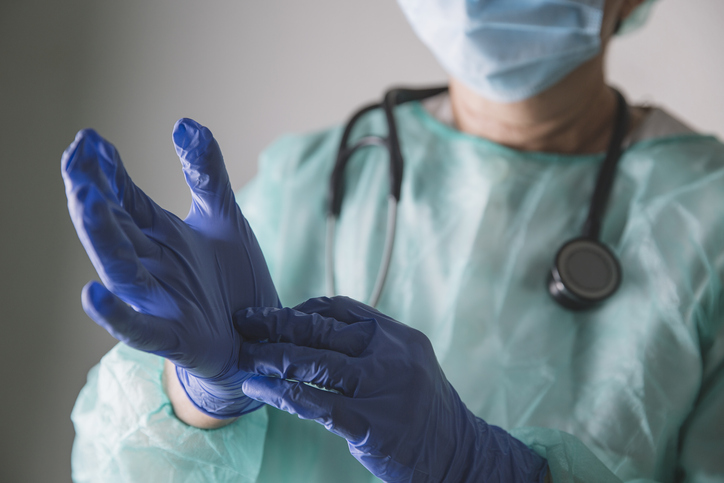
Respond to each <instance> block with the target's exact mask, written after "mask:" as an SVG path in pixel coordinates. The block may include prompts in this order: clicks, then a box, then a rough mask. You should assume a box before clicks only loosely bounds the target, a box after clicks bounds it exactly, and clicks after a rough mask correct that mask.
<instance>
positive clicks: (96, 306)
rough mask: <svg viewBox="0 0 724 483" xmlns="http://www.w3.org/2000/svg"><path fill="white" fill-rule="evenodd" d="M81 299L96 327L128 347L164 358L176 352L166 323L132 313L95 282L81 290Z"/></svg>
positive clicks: (175, 343)
mask: <svg viewBox="0 0 724 483" xmlns="http://www.w3.org/2000/svg"><path fill="white" fill-rule="evenodd" d="M81 300H82V303H83V309H84V310H85V312H86V314H88V316H89V317H90V318H91V319H93V321H95V323H96V324H98V325H100V326H101V327H103V328H104V329H106V331H108V333H109V334H111V335H112V336H113V337H114V338H116V339H117V340H119V341H121V342H123V343H125V344H127V345H128V346H130V347H133V348H134V349H138V350H142V351H144V352H151V353H153V354H158V355H161V356H164V357H165V356H166V355H167V354H169V353H173V352H178V348H179V340H178V336H177V335H176V334H175V333H174V331H173V330H171V324H170V323H169V321H168V320H166V319H162V318H160V317H155V316H153V315H148V314H142V313H139V312H137V311H135V310H133V309H132V308H131V307H129V306H128V305H126V304H125V303H124V302H123V301H122V300H121V299H119V298H118V297H117V296H115V295H114V294H113V293H111V292H110V291H109V290H108V289H106V288H105V287H104V286H103V285H101V284H99V283H98V282H89V283H88V284H87V285H86V286H85V287H83V293H82V295H81Z"/></svg>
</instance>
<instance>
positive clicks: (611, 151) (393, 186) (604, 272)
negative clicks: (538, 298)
mask: <svg viewBox="0 0 724 483" xmlns="http://www.w3.org/2000/svg"><path fill="white" fill-rule="evenodd" d="M445 91H447V86H445V87H435V88H429V89H402V88H396V89H391V90H389V91H387V93H386V94H385V97H384V99H383V100H382V102H381V103H375V104H369V105H367V106H364V107H363V108H361V109H360V110H359V111H357V112H356V113H355V114H354V115H353V116H352V117H351V118H350V120H349V121H348V122H347V125H346V126H345V128H344V131H343V133H342V139H341V140H340V144H339V150H338V152H337V159H336V163H335V166H334V170H333V171H332V176H331V178H330V188H329V189H330V194H329V211H328V214H327V240H326V281H327V293H328V294H329V295H330V296H331V295H334V294H336V292H337V290H336V282H335V274H334V272H335V264H334V249H335V233H336V226H337V220H338V219H339V216H340V214H341V211H342V199H343V197H344V170H345V168H346V166H347V162H348V161H349V159H350V157H351V156H352V155H353V154H354V153H355V152H356V151H357V150H358V149H361V148H366V147H370V146H380V147H383V148H386V149H387V151H388V153H389V156H390V193H389V197H388V205H387V222H386V233H385V240H384V243H383V249H382V259H381V262H380V268H379V270H378V272H377V278H376V280H375V283H374V286H373V288H372V293H371V294H370V298H369V300H368V302H367V303H368V305H371V306H373V307H375V306H376V305H377V303H378V302H379V299H380V295H381V294H382V289H383V288H384V285H385V280H386V279H387V273H388V271H389V268H390V260H391V258H392V249H393V248H394V244H395V233H396V224H397V206H398V204H399V202H400V192H401V188H402V172H403V165H404V164H403V159H402V152H401V150H400V141H399V138H398V136H397V125H396V123H395V115H394V108H395V106H398V105H400V104H404V103H406V102H410V101H420V100H423V99H426V98H428V97H432V96H435V95H438V94H441V93H443V92H445ZM614 92H615V93H616V97H617V99H618V107H617V113H616V116H615V120H614V126H613V134H612V135H611V139H610V141H609V145H608V150H607V151H606V157H605V159H604V161H603V163H602V165H601V168H600V170H599V172H598V177H597V179H596V186H595V188H594V191H593V196H592V197H591V205H590V207H589V210H588V217H587V218H586V222H585V224H584V225H583V230H582V231H581V235H580V236H578V237H576V238H574V239H572V240H569V241H568V242H566V243H565V244H564V245H563V246H562V247H561V248H560V250H558V253H557V254H556V256H555V258H554V260H553V266H552V268H551V271H550V273H549V276H548V292H549V293H550V294H551V296H552V297H553V298H554V299H555V300H556V301H557V302H558V303H559V304H561V305H562V306H564V307H566V308H568V309H571V310H584V309H589V308H592V307H595V306H596V305H598V304H600V303H601V302H603V301H604V300H605V299H607V298H608V297H610V296H611V295H613V293H614V292H615V291H616V289H618V286H619V285H620V283H621V265H620V263H619V261H618V259H617V258H616V255H615V254H614V253H613V252H612V251H611V250H610V249H609V248H608V247H607V246H606V245H604V244H603V243H602V242H601V241H600V239H599V236H600V232H601V223H602V220H603V216H604V214H605V211H606V204H607V203H608V198H609V195H610V193H611V187H612V186H613V181H614V176H615V172H616V166H617V164H618V161H619V159H620V158H621V154H622V153H623V142H624V139H625V137H626V133H627V132H628V125H629V110H628V105H627V104H626V99H625V98H624V97H623V95H621V93H620V92H618V91H614ZM380 107H381V108H382V110H383V112H384V114H385V119H386V121H387V129H388V131H387V136H377V135H369V136H365V137H363V138H361V139H359V140H357V141H356V142H354V144H352V145H351V146H350V135H351V133H352V130H353V128H354V126H355V124H356V123H357V121H358V120H359V119H360V118H361V117H362V116H364V115H365V114H367V113H368V112H369V111H372V110H374V109H377V108H380Z"/></svg>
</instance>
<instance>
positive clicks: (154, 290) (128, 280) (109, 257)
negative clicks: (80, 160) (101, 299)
mask: <svg viewBox="0 0 724 483" xmlns="http://www.w3.org/2000/svg"><path fill="white" fill-rule="evenodd" d="M109 205H110V203H109V201H108V200H107V199H106V198H105V197H103V196H102V195H101V193H100V192H99V191H98V190H97V189H96V187H95V186H94V185H88V186H85V187H84V188H82V189H79V190H77V191H76V192H75V196H74V197H72V198H70V199H69V209H70V212H71V219H72V220H73V224H74V225H75V228H76V231H77V232H78V237H79V238H80V241H81V243H82V244H83V247H84V248H85V250H86V252H87V253H88V256H89V258H90V259H91V262H92V263H93V266H94V267H95V269H96V271H97V272H98V275H99V276H100V277H101V280H102V281H103V283H104V284H105V285H106V286H107V287H109V288H110V289H111V290H112V291H113V292H114V293H115V294H116V295H118V296H119V297H121V298H122V299H123V300H125V301H126V302H127V303H130V304H133V305H134V306H137V307H140V308H142V309H143V308H145V307H147V306H148V305H149V303H151V302H152V301H153V300H154V299H156V298H158V295H159V293H160V292H161V291H160V287H159V285H158V282H157V281H156V280H155V279H154V278H153V276H151V274H150V273H149V272H148V270H147V269H146V268H145V267H144V266H143V264H142V263H141V261H140V259H139V256H138V254H137V252H136V249H135V247H134V245H133V243H131V241H130V239H129V238H128V237H127V236H126V234H125V233H124V231H123V230H122V229H121V226H120V224H119V223H118V221H117V220H116V218H115V216H114V215H113V213H112V211H111V208H110V206H109ZM141 236H143V235H141ZM136 241H137V242H138V240H136ZM147 243H150V242H147Z"/></svg>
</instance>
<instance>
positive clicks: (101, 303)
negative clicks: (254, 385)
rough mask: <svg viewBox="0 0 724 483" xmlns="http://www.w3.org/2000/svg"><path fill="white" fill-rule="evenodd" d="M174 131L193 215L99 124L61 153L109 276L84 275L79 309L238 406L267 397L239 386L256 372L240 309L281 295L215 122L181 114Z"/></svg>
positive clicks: (194, 392)
mask: <svg viewBox="0 0 724 483" xmlns="http://www.w3.org/2000/svg"><path fill="white" fill-rule="evenodd" d="M173 142H174V144H175V145H176V152H177V153H178V156H179V158H180V159H181V164H182V166H183V171H184V175H185V176H186V182H187V183H188V185H189V187H190V188H191V194H192V198H193V201H192V204H191V210H190V211H189V214H188V216H187V217H186V219H185V220H181V219H179V218H178V217H176V216H175V215H173V214H171V213H169V212H167V211H165V210H163V209H161V208H160V207H159V206H158V205H156V204H155V203H154V202H153V200H151V199H150V198H149V197H148V196H146V195H145V194H144V193H143V192H142V191H141V189H139V188H138V187H137V186H136V185H135V184H134V183H133V181H131V179H130V177H129V176H128V174H127V173H126V170H125V169H124V167H123V164H122V163H121V159H120V157H119V156H118V152H117V151H116V149H115V147H113V145H111V144H110V143H108V142H107V141H105V140H104V139H102V138H101V137H100V136H99V135H98V134H97V133H96V132H95V131H93V130H84V131H81V132H79V133H78V135H77V136H76V138H75V141H73V143H72V144H71V145H70V147H68V149H67V150H66V151H65V152H64V153H63V157H62V174H63V180H64V182H65V187H66V195H67V197H68V210H69V211H70V216H71V219H72V220H73V224H74V225H75V229H76V231H77V232H78V236H79V238H80V240H81V242H82V243H83V246H84V248H85V250H86V252H87V253H88V256H89V257H90V259H91V261H92V262H93V265H94V266H95V268H96V270H97V272H98V275H99V276H100V278H101V280H102V281H103V284H104V285H105V287H104V286H103V285H101V284H99V283H97V282H90V283H89V284H88V285H86V286H85V288H84V289H83V295H82V301H83V308H84V309H85V311H86V313H87V314H88V315H89V316H90V317H91V318H92V319H93V320H94V321H95V322H96V323H98V324H99V325H100V326H102V327H103V328H105V329H106V330H107V331H108V332H109V333H110V334H111V335H112V336H113V337H115V338H116V339H118V340H120V341H121V342H124V343H126V344H128V345H129V346H131V347H133V348H135V349H139V350H142V351H146V352H151V353H153V354H158V355H160V356H163V357H165V358H167V359H169V360H170V361H171V362H173V363H174V364H175V365H176V367H177V375H178V378H179V380H180V382H181V385H182V386H183V388H184V389H185V390H186V393H187V394H188V396H189V398H190V399H191V401H192V402H193V403H194V404H195V405H196V406H197V407H198V408H199V409H200V410H201V411H202V412H204V413H206V414H208V415H210V416H214V417H219V418H224V417H233V416H238V415H241V414H244V413H246V412H250V411H253V410H254V409H257V408H258V407H260V406H261V403H259V402H257V401H254V400H253V399H250V398H248V397H246V396H245V395H244V393H243V392H242V389H241V385H242V382H243V381H244V379H246V378H247V377H249V375H248V374H247V373H246V372H244V371H242V370H240V369H239V367H238V366H237V361H238V358H239V349H240V347H241V342H242V341H241V337H240V336H239V334H238V332H236V331H235V330H234V326H233V320H232V314H233V313H234V312H236V311H238V310H240V309H243V308H245V307H250V306H276V307H279V306H280V304H279V299H278V297H277V293H276V290H275V288H274V284H273V283H272V280H271V276H270V274H269V270H268V268H267V266H266V262H265V260H264V257H263V255H262V252H261V249H260V248H259V245H258V244H257V241H256V238H255V237H254V233H253V232H252V230H251V228H250V227H249V225H248V223H247V221H246V219H245V218H244V217H243V215H242V214H241V211H240V210H239V208H238V206H237V204H236V201H235V199H234V194H233V192H232V189H231V185H230V183H229V178H228V175H227V173H226V168H225V167H224V161H223V158H222V156H221V150H220V149H219V145H218V143H217V142H216V140H215V139H214V137H213V135H212V134H211V131H209V130H208V129H207V128H205V127H203V126H201V125H199V124H197V123H196V122H194V121H192V120H189V119H181V120H180V121H178V122H177V123H176V125H175V126H174V131H173ZM127 304H128V305H127ZM129 305H130V306H129Z"/></svg>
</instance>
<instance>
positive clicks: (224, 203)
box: [173, 118, 241, 217]
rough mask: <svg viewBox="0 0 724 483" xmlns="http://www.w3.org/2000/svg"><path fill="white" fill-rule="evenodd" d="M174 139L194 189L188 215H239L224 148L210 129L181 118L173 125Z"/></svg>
mask: <svg viewBox="0 0 724 483" xmlns="http://www.w3.org/2000/svg"><path fill="white" fill-rule="evenodd" d="M173 142H174V145H175V146H176V154H178V157H179V159H180V160H181V166H182V168H183V172H184V176H185V177H186V183H187V184H188V185H189V188H190V189H191V197H192V200H193V201H192V204H191V211H190V212H189V217H193V216H195V215H201V216H212V217H218V216H222V217H228V216H236V214H237V212H238V214H239V215H240V214H241V212H240V211H239V208H238V207H237V205H236V199H235V198H234V193H233V191H232V189H231V183H230V182H229V175H228V174H227V172H226V166H225V165H224V157H223V156H222V155H221V148H220V147H219V143H217V142H216V139H214V135H213V134H211V131H210V130H209V129H208V128H207V127H205V126H202V125H201V124H199V123H197V122H196V121H194V120H192V119H187V118H183V119H179V120H178V121H177V122H176V125H175V126H174V128H173Z"/></svg>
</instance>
